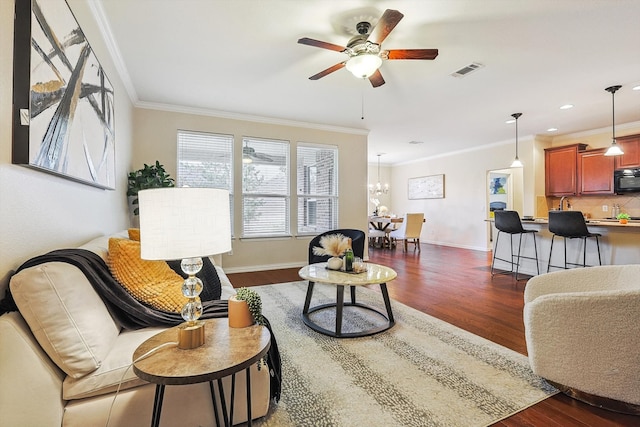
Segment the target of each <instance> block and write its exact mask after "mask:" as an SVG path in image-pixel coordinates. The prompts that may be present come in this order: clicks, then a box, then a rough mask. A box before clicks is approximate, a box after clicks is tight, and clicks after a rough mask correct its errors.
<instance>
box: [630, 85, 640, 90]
mask: <svg viewBox="0 0 640 427" xmlns="http://www.w3.org/2000/svg"><path fill="white" fill-rule="evenodd" d="M631 90H640V85H638V86H634V87H632V88H631Z"/></svg>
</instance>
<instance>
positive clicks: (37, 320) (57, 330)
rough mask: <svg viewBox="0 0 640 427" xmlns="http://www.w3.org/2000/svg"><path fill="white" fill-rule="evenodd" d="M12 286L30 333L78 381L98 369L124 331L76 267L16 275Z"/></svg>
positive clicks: (51, 265) (49, 266)
mask: <svg viewBox="0 0 640 427" xmlns="http://www.w3.org/2000/svg"><path fill="white" fill-rule="evenodd" d="M9 286H10V288H11V293H12V295H13V298H14V300H15V302H16V305H17V306H18V308H19V309H20V313H21V314H22V316H23V317H24V319H25V320H26V322H27V324H28V325H29V328H30V329H31V332H32V333H33V335H34V336H35V337H36V339H37V340H38V343H39V344H40V345H41V346H42V348H43V349H44V351H45V352H46V353H47V354H48V355H49V357H50V358H51V360H53V362H54V363H55V364H56V365H58V367H59V368H60V369H62V370H63V371H64V372H65V373H66V374H67V375H69V376H71V377H73V378H80V377H82V376H83V375H86V374H88V373H89V372H92V371H94V370H96V369H98V368H99V367H100V365H101V364H102V362H103V360H104V358H105V357H106V356H107V354H108V353H109V351H110V350H111V346H112V345H113V343H114V342H115V340H116V338H117V336H118V334H119V332H120V325H118V324H117V323H116V321H115V320H114V319H113V318H112V317H111V315H110V314H109V312H108V310H107V308H106V306H105V305H104V303H103V302H102V300H101V299H100V297H99V296H98V294H97V293H96V292H95V290H94V289H93V287H92V286H91V283H89V281H88V280H87V278H86V277H85V275H84V274H83V273H82V272H81V271H80V270H79V269H78V268H77V267H75V266H73V265H71V264H67V263H62V262H47V263H44V264H40V265H37V266H34V267H30V268H26V269H24V270H22V271H20V272H19V273H17V274H15V275H14V276H13V277H12V278H11V282H10V285H9Z"/></svg>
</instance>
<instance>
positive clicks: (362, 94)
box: [360, 79, 364, 120]
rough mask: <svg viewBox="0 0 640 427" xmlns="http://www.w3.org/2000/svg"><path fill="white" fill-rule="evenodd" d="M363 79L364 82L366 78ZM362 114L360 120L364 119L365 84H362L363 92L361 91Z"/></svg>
mask: <svg viewBox="0 0 640 427" xmlns="http://www.w3.org/2000/svg"><path fill="white" fill-rule="evenodd" d="M362 81H363V82H364V79H362ZM360 100H361V104H360V105H361V115H360V120H364V85H363V86H362V92H361V97H360Z"/></svg>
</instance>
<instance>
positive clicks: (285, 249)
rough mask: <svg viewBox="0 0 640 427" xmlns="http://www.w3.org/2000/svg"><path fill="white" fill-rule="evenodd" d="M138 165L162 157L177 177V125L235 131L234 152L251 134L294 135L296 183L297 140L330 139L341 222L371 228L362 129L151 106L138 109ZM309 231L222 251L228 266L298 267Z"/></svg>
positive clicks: (238, 174)
mask: <svg viewBox="0 0 640 427" xmlns="http://www.w3.org/2000/svg"><path fill="white" fill-rule="evenodd" d="M134 114H135V123H136V126H135V133H134V141H135V146H134V147H135V148H134V155H133V159H134V162H133V163H134V168H135V169H138V168H140V167H142V166H143V164H144V163H147V164H149V163H153V162H155V161H156V160H159V161H160V163H162V164H164V165H165V167H166V169H167V171H168V172H169V173H170V174H171V175H172V176H173V177H176V156H177V149H176V135H177V131H178V129H185V130H192V131H201V132H213V133H223V134H231V135H234V136H235V145H234V147H235V158H236V159H240V158H241V157H242V137H243V136H253V137H262V138H271V139H281V140H286V141H290V143H291V146H292V157H291V162H290V164H291V182H292V183H295V174H296V169H295V165H296V159H295V152H296V149H295V147H296V145H297V143H298V142H310V143H318V144H331V145H336V146H337V147H338V160H339V170H338V180H339V189H338V192H339V193H338V194H339V198H340V200H339V217H338V226H339V227H340V228H357V229H360V230H366V229H367V210H368V209H367V197H366V186H367V181H366V180H367V136H366V132H364V131H362V130H357V131H356V130H353V131H352V132H349V131H348V130H346V129H339V128H331V127H328V126H323V127H320V126H315V127H312V126H311V125H308V126H304V125H300V126H294V125H293V124H287V123H277V122H275V121H271V122H270V123H269V122H258V121H250V120H242V119H230V118H223V117H215V116H210V115H209V116H208V115H206V114H204V112H195V113H194V112H193V111H186V112H176V111H167V110H166V108H165V109H164V110H161V109H158V108H157V106H156V108H154V109H151V108H136V109H135V113H134ZM241 182H242V171H241V169H240V168H236V170H235V177H234V192H235V195H236V197H235V198H234V199H235V205H234V212H235V218H234V224H235V233H234V235H235V236H240V235H241V228H240V227H241V224H242V222H241V220H242V218H241V212H242V198H241V197H240V195H241V194H242V189H241ZM291 200H292V203H291V215H290V219H291V231H292V233H295V230H296V222H295V221H296V218H297V199H296V188H295V187H292V188H291ZM310 240H311V236H306V237H300V236H292V237H291V238H273V239H241V238H238V237H236V238H235V239H234V241H233V253H232V254H229V255H223V257H222V265H223V266H224V269H225V271H227V272H238V271H256V270H269V269H275V268H288V267H299V266H302V265H305V264H306V263H307V259H308V245H309V241H310Z"/></svg>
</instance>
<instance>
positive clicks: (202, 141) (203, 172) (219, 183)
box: [176, 130, 233, 230]
mask: <svg viewBox="0 0 640 427" xmlns="http://www.w3.org/2000/svg"><path fill="white" fill-rule="evenodd" d="M176 185H177V186H178V187H199V188H202V187H205V188H220V189H223V190H229V205H230V209H231V212H230V213H231V230H233V135H223V134H214V133H206V132H193V131H186V130H179V131H178V171H177V178H176Z"/></svg>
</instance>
